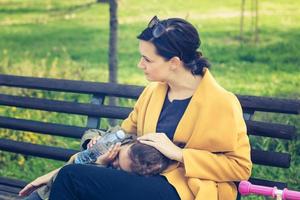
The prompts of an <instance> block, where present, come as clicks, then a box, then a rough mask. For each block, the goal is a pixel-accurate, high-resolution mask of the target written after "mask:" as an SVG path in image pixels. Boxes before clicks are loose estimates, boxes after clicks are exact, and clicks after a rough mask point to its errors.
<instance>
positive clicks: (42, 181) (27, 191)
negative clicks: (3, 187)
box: [19, 176, 49, 196]
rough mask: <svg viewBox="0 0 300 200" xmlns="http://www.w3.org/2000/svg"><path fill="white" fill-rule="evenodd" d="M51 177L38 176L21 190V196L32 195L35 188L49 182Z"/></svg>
mask: <svg viewBox="0 0 300 200" xmlns="http://www.w3.org/2000/svg"><path fill="white" fill-rule="evenodd" d="M48 181H49V179H48V178H47V177H45V176H41V177H38V178H37V179H35V180H34V181H32V182H30V183H28V184H27V185H26V186H25V187H24V188H23V189H22V190H21V191H20V192H19V196H27V195H30V194H31V193H32V192H33V191H34V190H36V189H37V188H39V187H41V186H42V185H45V184H47V182H48Z"/></svg>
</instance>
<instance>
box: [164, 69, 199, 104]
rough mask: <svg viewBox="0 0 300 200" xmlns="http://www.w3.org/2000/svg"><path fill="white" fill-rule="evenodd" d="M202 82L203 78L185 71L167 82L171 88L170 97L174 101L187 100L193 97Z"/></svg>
mask: <svg viewBox="0 0 300 200" xmlns="http://www.w3.org/2000/svg"><path fill="white" fill-rule="evenodd" d="M201 80H202V76H200V75H193V74H192V73H191V72H189V71H185V72H183V73H181V74H180V75H178V76H176V75H175V76H174V77H173V78H172V79H171V80H169V81H167V84H168V86H169V92H168V97H169V99H170V100H173V99H185V98H188V97H191V96H192V95H193V94H194V93H195V91H196V89H197V87H198V85H199V84H200V82H201Z"/></svg>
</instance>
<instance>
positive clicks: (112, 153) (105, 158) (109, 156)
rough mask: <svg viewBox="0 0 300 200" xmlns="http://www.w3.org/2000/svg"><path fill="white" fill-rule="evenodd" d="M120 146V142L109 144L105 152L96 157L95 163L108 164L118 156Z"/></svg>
mask: <svg viewBox="0 0 300 200" xmlns="http://www.w3.org/2000/svg"><path fill="white" fill-rule="evenodd" d="M120 147H121V143H119V142H118V143H117V144H115V145H114V146H111V147H110V148H109V150H108V151H107V152H106V153H105V154H103V155H101V156H99V157H98V158H97V160H96V162H95V163H96V164H100V165H108V164H110V163H111V162H112V161H113V160H114V159H115V158H116V157H117V156H118V153H119V151H120Z"/></svg>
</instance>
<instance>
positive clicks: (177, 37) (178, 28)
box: [137, 17, 210, 76]
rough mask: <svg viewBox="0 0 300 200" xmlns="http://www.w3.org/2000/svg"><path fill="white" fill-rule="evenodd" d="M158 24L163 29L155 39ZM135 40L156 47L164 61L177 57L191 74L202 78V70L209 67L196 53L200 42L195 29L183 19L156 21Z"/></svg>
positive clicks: (200, 55) (206, 61)
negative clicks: (149, 43)
mask: <svg viewBox="0 0 300 200" xmlns="http://www.w3.org/2000/svg"><path fill="white" fill-rule="evenodd" d="M154 18H155V17H154ZM157 20H158V19H157ZM158 24H159V26H161V27H163V29H164V30H163V31H164V33H163V34H161V35H160V36H156V37H155V34H153V32H154V31H155V30H154V29H156V28H157V26H158ZM137 38H138V39H140V40H144V41H148V42H151V43H152V44H153V45H154V46H155V47H156V51H157V54H158V55H160V56H162V57H164V58H165V59H166V60H169V59H171V58H173V57H174V56H177V57H179V58H180V60H181V61H182V62H183V63H184V66H185V67H186V68H187V69H189V70H190V71H191V73H192V74H196V75H202V76H203V68H204V67H207V68H209V67H210V63H209V62H208V60H207V59H206V58H204V57H202V53H201V52H200V51H197V49H198V48H199V47H200V45H201V41H200V37H199V34H198V32H197V30H196V28H195V27H194V26H193V25H192V24H191V23H189V22H187V21H186V20H184V19H180V18H170V19H166V20H162V21H158V22H157V24H156V25H154V26H152V27H151V26H149V25H148V27H147V28H146V29H144V30H143V31H142V32H141V33H140V34H139V35H138V36H137Z"/></svg>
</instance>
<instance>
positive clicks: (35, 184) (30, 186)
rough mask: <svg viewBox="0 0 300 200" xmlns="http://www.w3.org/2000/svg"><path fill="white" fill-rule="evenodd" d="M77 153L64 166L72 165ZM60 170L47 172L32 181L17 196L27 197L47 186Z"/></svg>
mask: <svg viewBox="0 0 300 200" xmlns="http://www.w3.org/2000/svg"><path fill="white" fill-rule="evenodd" d="M76 155H77V153H76V154H74V155H73V156H71V157H70V159H69V160H68V162H67V163H66V164H72V163H74V159H75V157H76ZM60 169H61V167H60V168H58V169H55V170H53V171H51V172H49V173H48V174H45V175H43V176H40V177H38V178H36V179H35V180H33V181H32V182H30V183H28V184H27V185H26V186H25V187H24V188H23V189H22V190H21V191H20V192H19V196H27V195H29V194H30V193H31V192H33V191H34V190H36V189H37V188H39V187H41V186H43V185H45V184H47V183H48V182H49V181H50V180H51V178H52V177H53V176H55V175H56V174H57V173H58V171H59V170H60Z"/></svg>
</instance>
